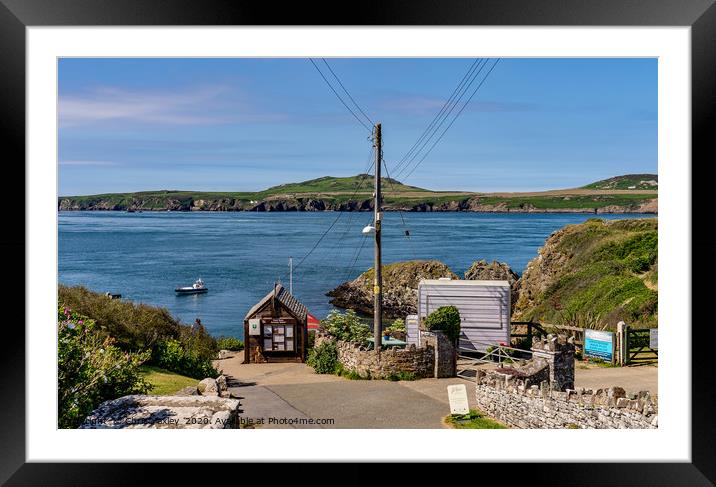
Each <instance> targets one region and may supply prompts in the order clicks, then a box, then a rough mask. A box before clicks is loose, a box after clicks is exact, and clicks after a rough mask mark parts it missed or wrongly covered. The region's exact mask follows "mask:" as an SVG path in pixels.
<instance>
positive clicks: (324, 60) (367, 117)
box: [321, 58, 375, 127]
mask: <svg viewBox="0 0 716 487" xmlns="http://www.w3.org/2000/svg"><path fill="white" fill-rule="evenodd" d="M321 60H322V61H323V64H325V65H326V67H327V68H328V71H330V72H331V74H332V75H333V77H334V78H336V81H338V84H339V85H341V88H343V91H344V92H345V93H346V95H348V98H350V100H351V101H352V102H353V104H354V105H355V107H356V108H357V109H358V111H359V112H361V114H363V116H364V117H365V119H366V120H367V121H368V123H369V124H370V126H371V127H372V126H374V125H375V122H373V120H371V119H370V117H369V116H368V115H366V114H365V112H364V111H363V109H362V108H361V107H360V105H359V104H358V103H356V101H355V100H354V99H353V97H352V96H351V94H350V92H349V91H348V90H347V89H346V87H345V86H344V85H343V83H342V82H341V79H340V78H339V77H338V75H336V73H335V72H334V71H333V69H332V68H331V66H330V65H329V64H328V61H326V59H325V58H321Z"/></svg>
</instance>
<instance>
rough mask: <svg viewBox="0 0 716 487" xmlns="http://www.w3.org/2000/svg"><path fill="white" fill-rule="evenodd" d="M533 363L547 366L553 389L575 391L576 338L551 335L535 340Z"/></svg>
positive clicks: (533, 344) (533, 341) (533, 342)
mask: <svg viewBox="0 0 716 487" xmlns="http://www.w3.org/2000/svg"><path fill="white" fill-rule="evenodd" d="M532 361H534V362H537V363H546V364H547V367H548V369H549V384H550V388H551V389H553V390H555V391H565V390H567V389H574V337H569V338H567V337H566V336H564V335H552V334H550V335H547V338H537V337H535V338H533V340H532Z"/></svg>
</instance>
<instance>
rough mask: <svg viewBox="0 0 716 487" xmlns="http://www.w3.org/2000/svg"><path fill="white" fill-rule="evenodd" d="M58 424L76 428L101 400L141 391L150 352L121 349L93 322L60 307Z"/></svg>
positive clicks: (144, 382)
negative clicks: (141, 367)
mask: <svg viewBox="0 0 716 487" xmlns="http://www.w3.org/2000/svg"><path fill="white" fill-rule="evenodd" d="M57 322H58V324H57V335H58V342H57V375H58V390H57V398H58V426H59V427H60V428H76V427H77V426H79V425H80V423H81V422H82V420H84V418H85V417H86V416H87V415H88V414H89V413H90V412H92V410H93V409H94V408H96V407H97V406H99V404H100V403H101V402H103V401H106V400H109V399H115V398H117V397H120V396H124V395H127V394H144V393H146V392H148V391H149V389H150V388H151V385H150V384H149V383H148V382H146V381H145V380H144V379H143V378H142V376H141V375H140V373H139V366H140V365H141V364H142V363H143V362H144V361H146V360H147V359H148V358H149V352H144V353H128V352H123V351H122V350H120V349H119V348H118V347H116V346H115V345H114V340H113V339H112V338H111V337H108V336H106V335H105V334H104V333H101V332H100V330H98V329H97V326H96V324H95V322H94V321H93V320H91V319H88V318H87V317H85V316H82V315H79V314H77V313H74V312H72V311H71V310H70V309H69V308H67V307H65V306H62V305H61V306H59V308H58V313H57Z"/></svg>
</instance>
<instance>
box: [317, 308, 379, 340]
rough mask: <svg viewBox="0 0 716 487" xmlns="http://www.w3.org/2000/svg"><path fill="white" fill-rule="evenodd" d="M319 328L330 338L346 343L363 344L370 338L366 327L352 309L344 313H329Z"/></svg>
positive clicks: (368, 329)
mask: <svg viewBox="0 0 716 487" xmlns="http://www.w3.org/2000/svg"><path fill="white" fill-rule="evenodd" d="M321 328H323V330H324V331H325V332H326V333H328V334H329V335H331V336H332V337H334V338H336V339H338V340H343V341H346V342H365V341H366V340H367V339H368V338H369V337H370V336H371V334H370V328H369V327H368V325H366V324H365V323H364V322H363V321H362V320H361V318H360V317H359V316H358V315H357V314H356V312H355V311H353V310H352V309H349V310H348V311H346V312H345V313H341V312H339V311H335V310H334V311H331V312H330V313H329V314H328V316H327V317H326V318H325V319H324V320H322V321H321Z"/></svg>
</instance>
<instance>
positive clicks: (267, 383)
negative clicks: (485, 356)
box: [216, 354, 475, 428]
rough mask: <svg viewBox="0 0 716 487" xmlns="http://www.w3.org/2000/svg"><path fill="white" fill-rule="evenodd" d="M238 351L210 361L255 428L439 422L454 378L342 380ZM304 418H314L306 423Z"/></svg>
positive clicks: (432, 425)
mask: <svg viewBox="0 0 716 487" xmlns="http://www.w3.org/2000/svg"><path fill="white" fill-rule="evenodd" d="M242 359H243V356H242V355H241V354H239V355H237V356H234V357H232V358H228V359H224V360H220V361H217V362H216V365H217V366H218V367H219V368H220V369H222V370H223V372H224V373H225V374H226V375H228V376H229V377H230V380H229V390H230V391H231V392H232V393H233V394H234V395H236V396H238V397H239V398H241V408H242V410H243V413H242V417H243V418H245V420H246V421H251V422H252V424H254V425H255V426H256V427H259V428H443V427H444V425H443V424H442V419H443V417H445V416H446V415H447V414H448V413H449V412H450V406H449V403H448V399H447V386H448V385H451V384H465V385H466V386H467V388H468V400H469V402H470V404H471V406H474V405H475V404H474V397H473V396H472V395H471V394H470V385H471V384H470V383H469V382H467V381H465V380H463V379H459V378H454V379H423V380H418V381H400V382H391V381H377V380H348V379H343V378H341V377H336V376H333V375H320V374H315V373H314V372H313V369H311V368H310V367H308V366H306V365H305V364H297V363H280V364H246V365H244V364H241V361H242ZM310 420H313V421H314V424H308V422H309V421H310Z"/></svg>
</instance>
